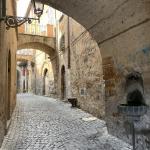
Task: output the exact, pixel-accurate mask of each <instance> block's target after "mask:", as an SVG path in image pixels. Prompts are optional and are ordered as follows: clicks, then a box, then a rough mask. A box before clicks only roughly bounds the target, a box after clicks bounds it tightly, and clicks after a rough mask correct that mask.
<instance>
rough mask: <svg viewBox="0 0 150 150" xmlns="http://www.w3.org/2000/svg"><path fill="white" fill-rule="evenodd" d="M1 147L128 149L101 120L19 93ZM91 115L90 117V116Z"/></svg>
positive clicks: (8, 149)
mask: <svg viewBox="0 0 150 150" xmlns="http://www.w3.org/2000/svg"><path fill="white" fill-rule="evenodd" d="M17 99H18V100H17V105H16V108H15V110H14V113H13V116H12V122H11V125H10V128H9V131H8V134H7V136H6V137H5V139H4V142H3V144H2V148H1V150H56V149H57V150H58V149H60V150H106V149H107V150H130V148H129V147H130V146H129V145H128V144H126V143H124V142H123V141H121V140H119V139H117V138H115V137H113V136H111V135H109V134H108V133H107V128H106V125H105V122H104V121H102V120H99V119H97V118H95V119H93V120H88V118H92V115H90V114H88V113H85V112H84V111H82V110H80V109H77V108H75V109H74V108H71V107H70V104H68V103H64V102H61V101H58V100H56V99H52V98H48V97H42V96H35V95H32V94H19V95H18V97H17ZM93 118H94V117H93Z"/></svg>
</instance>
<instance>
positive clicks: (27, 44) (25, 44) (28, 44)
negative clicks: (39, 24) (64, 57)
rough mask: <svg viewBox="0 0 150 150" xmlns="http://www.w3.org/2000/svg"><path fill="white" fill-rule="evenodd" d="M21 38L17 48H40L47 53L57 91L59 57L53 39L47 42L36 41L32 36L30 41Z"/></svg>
mask: <svg viewBox="0 0 150 150" xmlns="http://www.w3.org/2000/svg"><path fill="white" fill-rule="evenodd" d="M21 39H22V40H21ZM21 39H20V42H19V43H18V50H21V49H35V50H40V51H42V52H45V53H46V54H48V55H49V59H50V61H51V64H52V70H53V74H54V84H55V88H56V91H58V90H57V88H58V66H59V59H58V53H57V51H56V50H55V45H54V43H55V40H54V39H52V41H51V40H50V41H51V42H50V43H49V42H43V41H40V40H37V41H36V38H35V39H34V40H33V38H31V40H33V41H30V40H29V39H28V40H27V41H26V40H24V39H23V38H21ZM42 42H43V43H42ZM47 43H48V44H47ZM51 43H52V44H51ZM56 95H57V93H56Z"/></svg>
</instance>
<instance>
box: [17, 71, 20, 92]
mask: <svg viewBox="0 0 150 150" xmlns="http://www.w3.org/2000/svg"><path fill="white" fill-rule="evenodd" d="M19 92H20V72H19V70H17V93H19Z"/></svg>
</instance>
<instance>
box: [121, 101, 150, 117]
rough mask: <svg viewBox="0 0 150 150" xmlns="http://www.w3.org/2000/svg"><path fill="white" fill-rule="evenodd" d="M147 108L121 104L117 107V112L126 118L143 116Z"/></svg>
mask: <svg viewBox="0 0 150 150" xmlns="http://www.w3.org/2000/svg"><path fill="white" fill-rule="evenodd" d="M148 108H149V107H148V106H144V105H143V106H128V105H126V104H121V105H119V106H118V111H119V113H121V114H124V115H126V116H135V117H136V116H143V115H144V114H146V113H147V110H148Z"/></svg>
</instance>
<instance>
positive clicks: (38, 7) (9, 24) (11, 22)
mask: <svg viewBox="0 0 150 150" xmlns="http://www.w3.org/2000/svg"><path fill="white" fill-rule="evenodd" d="M32 4H33V7H34V14H35V15H36V16H37V17H38V18H28V17H18V16H7V15H6V1H5V0H0V6H1V7H0V8H1V10H0V21H4V22H5V24H6V29H9V28H16V27H19V26H21V25H22V24H24V23H25V22H28V23H29V24H31V23H32V20H39V19H40V17H41V15H42V14H43V9H44V4H42V3H41V2H35V0H32Z"/></svg>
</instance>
